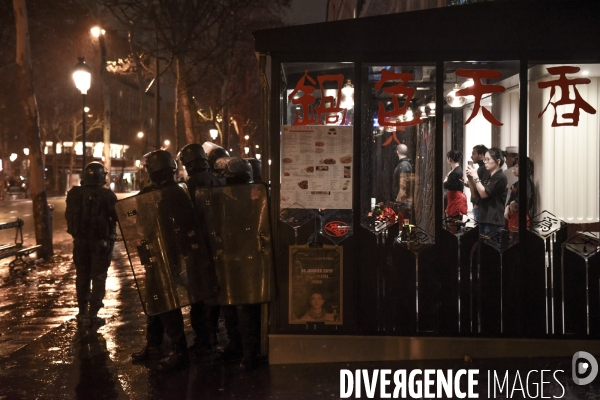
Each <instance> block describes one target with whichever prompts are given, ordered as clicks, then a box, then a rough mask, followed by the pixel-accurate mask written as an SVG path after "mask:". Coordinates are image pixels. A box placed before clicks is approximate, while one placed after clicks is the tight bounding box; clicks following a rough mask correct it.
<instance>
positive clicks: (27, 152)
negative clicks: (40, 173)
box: [23, 147, 29, 156]
mask: <svg viewBox="0 0 600 400" xmlns="http://www.w3.org/2000/svg"><path fill="white" fill-rule="evenodd" d="M23 154H25V155H26V156H28V155H29V149H28V148H27V147H25V148H24V149H23Z"/></svg>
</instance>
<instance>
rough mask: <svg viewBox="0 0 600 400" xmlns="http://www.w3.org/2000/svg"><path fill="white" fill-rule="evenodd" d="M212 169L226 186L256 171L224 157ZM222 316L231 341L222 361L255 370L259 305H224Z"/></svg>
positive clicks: (248, 179) (244, 180)
mask: <svg viewBox="0 0 600 400" xmlns="http://www.w3.org/2000/svg"><path fill="white" fill-rule="evenodd" d="M221 154H223V152H221ZM211 155H212V153H211ZM213 165H214V168H217V167H219V168H222V174H223V177H224V178H225V180H226V184H227V185H237V184H247V183H252V181H253V169H252V166H251V164H250V163H249V162H248V161H246V160H243V159H241V158H238V157H228V156H224V157H220V158H218V159H214V161H213ZM221 312H222V314H223V317H224V319H225V328H226V329H227V336H228V338H229V343H228V344H227V346H226V347H225V348H224V349H223V351H222V358H223V359H224V360H233V359H239V358H241V362H240V369H241V370H243V371H249V370H252V369H254V367H255V366H256V361H257V354H258V350H259V341H260V304H244V305H240V306H236V305H221Z"/></svg>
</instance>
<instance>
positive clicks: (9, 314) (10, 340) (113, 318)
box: [0, 206, 600, 400]
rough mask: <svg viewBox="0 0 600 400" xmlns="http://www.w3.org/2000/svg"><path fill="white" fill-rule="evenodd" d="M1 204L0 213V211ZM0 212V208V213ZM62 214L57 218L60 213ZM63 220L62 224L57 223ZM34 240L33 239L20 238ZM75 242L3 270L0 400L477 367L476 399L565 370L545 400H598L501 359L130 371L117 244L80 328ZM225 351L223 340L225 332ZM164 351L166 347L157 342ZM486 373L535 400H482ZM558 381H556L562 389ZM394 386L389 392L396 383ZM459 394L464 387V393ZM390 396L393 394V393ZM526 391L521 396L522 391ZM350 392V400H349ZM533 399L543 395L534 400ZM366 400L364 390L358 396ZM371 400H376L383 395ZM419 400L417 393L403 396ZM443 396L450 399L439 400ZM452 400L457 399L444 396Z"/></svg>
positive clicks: (290, 388)
mask: <svg viewBox="0 0 600 400" xmlns="http://www.w3.org/2000/svg"><path fill="white" fill-rule="evenodd" d="M0 207H1V206H0ZM0 212H1V211H0ZM57 217H60V216H57ZM60 223H62V222H59V224H58V225H59V226H60ZM28 240H31V237H29V238H28V239H26V243H27V242H28ZM71 251H72V247H71V241H70V239H69V237H68V235H66V234H65V233H64V232H56V234H55V252H56V255H55V257H54V258H53V259H52V260H48V261H47V262H44V263H40V264H38V265H35V266H30V267H28V268H22V269H18V270H16V271H15V272H14V273H10V272H9V270H8V262H9V261H10V260H7V259H5V260H2V262H1V263H0V400H2V399H238V398H242V399H338V398H340V370H341V369H348V370H351V371H354V370H356V369H367V370H368V371H370V373H371V374H372V372H373V371H374V369H382V368H387V369H391V370H392V371H394V370H398V369H406V370H407V371H409V373H410V371H411V370H414V369H417V368H419V369H425V368H433V369H443V370H446V369H451V370H453V371H458V370H460V369H479V370H480V375H479V378H480V386H478V388H477V392H478V393H479V398H484V399H485V398H534V396H533V394H534V388H535V386H533V384H534V383H535V381H537V384H538V386H537V387H538V388H539V383H540V376H539V374H537V375H536V374H534V375H532V376H534V377H535V378H534V379H530V380H529V386H527V384H526V376H527V373H528V372H529V371H531V370H536V371H539V370H542V369H545V370H551V371H556V370H562V371H563V372H561V373H558V375H557V377H558V380H557V381H555V380H554V379H553V378H552V375H546V377H545V379H544V381H546V382H550V383H547V384H546V385H545V389H544V396H550V397H551V396H556V398H566V399H596V398H598V399H600V385H599V384H598V382H597V381H600V378H598V379H596V381H594V382H593V383H592V384H591V385H587V386H577V385H574V383H573V380H572V379H571V359H504V360H470V359H468V358H467V359H465V360H462V359H461V360H445V361H431V360H429V361H398V362H361V363H327V364H301V365H271V366H269V365H267V364H266V363H264V364H263V365H260V366H259V367H258V368H257V369H255V370H253V371H250V372H241V371H240V370H239V367H238V363H239V361H231V362H227V363H223V362H215V361H211V360H209V359H207V360H204V362H202V363H200V364H191V366H190V367H189V368H186V369H183V370H180V371H175V372H170V373H162V372H158V371H155V370H153V367H155V366H156V363H154V364H153V363H150V364H148V365H143V364H142V365H134V364H132V363H131V361H130V354H131V352H132V351H135V350H138V349H139V348H141V347H142V346H143V345H144V342H145V339H144V338H145V315H144V314H143V312H142V308H141V304H140V301H139V297H138V294H137V291H136V288H135V283H134V280H133V275H132V273H131V269H130V267H129V263H128V259H127V255H126V252H125V249H124V246H123V242H117V243H116V245H115V250H114V253H113V263H112V266H111V269H110V270H109V278H108V280H107V284H106V288H107V291H106V299H105V301H104V303H105V307H104V308H103V309H102V310H101V311H100V316H101V317H103V318H105V319H106V325H105V326H103V327H100V328H98V329H89V328H88V329H83V330H81V329H78V327H77V324H76V322H75V315H76V314H77V307H76V299H75V269H74V266H73V264H72V260H71ZM188 311H189V310H187V309H184V318H185V319H186V333H187V337H188V343H189V344H191V343H192V342H193V333H192V330H191V327H190V326H189V318H188ZM221 339H223V340H222V342H221V345H224V344H225V342H226V340H225V339H224V336H223V335H221ZM163 346H165V350H166V349H167V348H168V340H165V343H164V344H163ZM487 370H496V371H498V374H499V375H500V374H501V373H503V372H502V371H505V370H508V371H509V374H508V382H509V384H510V386H511V387H512V388H514V387H515V385H514V383H515V382H517V380H516V377H517V376H518V375H517V372H519V371H520V378H521V380H522V382H523V386H524V387H525V388H527V387H528V388H529V390H530V395H531V396H527V395H525V396H523V395H522V393H521V391H519V388H518V385H517V387H516V389H517V390H516V392H513V393H510V394H509V393H508V392H507V391H506V390H505V392H504V393H498V394H497V395H496V396H492V395H488V393H487V390H488V389H487V388H488V385H487V382H486V379H487V378H486V374H487V372H486V371H487ZM558 382H560V384H559V383H558ZM392 389H393V386H392ZM463 389H464V388H463ZM389 392H390V393H391V392H392V390H391V389H390V390H389ZM523 393H525V394H526V393H527V392H525V391H524V392H523ZM355 395H356V393H354V395H353V396H352V398H355ZM535 397H539V396H535ZM361 398H367V395H366V392H365V389H364V388H363V390H362V397H361ZM372 398H381V395H380V393H379V392H377V393H376V394H374V397H372ZM407 398H420V396H413V397H410V395H408V396H407ZM443 398H448V397H443ZM450 398H454V397H450Z"/></svg>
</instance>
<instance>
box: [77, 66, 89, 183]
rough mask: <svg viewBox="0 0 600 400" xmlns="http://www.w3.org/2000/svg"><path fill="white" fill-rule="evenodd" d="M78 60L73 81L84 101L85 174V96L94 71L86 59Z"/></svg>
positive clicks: (82, 122)
mask: <svg viewBox="0 0 600 400" xmlns="http://www.w3.org/2000/svg"><path fill="white" fill-rule="evenodd" d="M77 59H78V60H79V62H78V63H77V65H75V71H74V72H73V80H74V81H75V87H77V89H79V91H80V92H81V99H82V104H83V105H82V108H81V113H82V120H81V127H82V129H83V132H82V135H81V141H82V142H83V157H82V165H81V173H82V174H83V170H84V169H85V151H86V146H85V108H86V107H85V96H86V94H87V91H88V90H89V88H90V85H91V81H92V69H91V68H90V67H89V65H87V64H86V63H85V59H84V57H77ZM73 146H75V143H73Z"/></svg>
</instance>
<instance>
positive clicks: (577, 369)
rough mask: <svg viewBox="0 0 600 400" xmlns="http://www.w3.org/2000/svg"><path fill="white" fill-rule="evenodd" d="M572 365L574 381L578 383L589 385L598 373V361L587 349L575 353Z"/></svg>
mask: <svg viewBox="0 0 600 400" xmlns="http://www.w3.org/2000/svg"><path fill="white" fill-rule="evenodd" d="M571 367H572V369H571V370H572V371H573V372H572V374H573V382H575V384H576V385H588V384H590V383H592V381H593V380H594V378H596V375H598V362H597V361H596V359H595V358H594V356H593V355H591V354H590V353H588V352H585V351H578V352H577V353H575V354H573V360H572V364H571Z"/></svg>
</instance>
